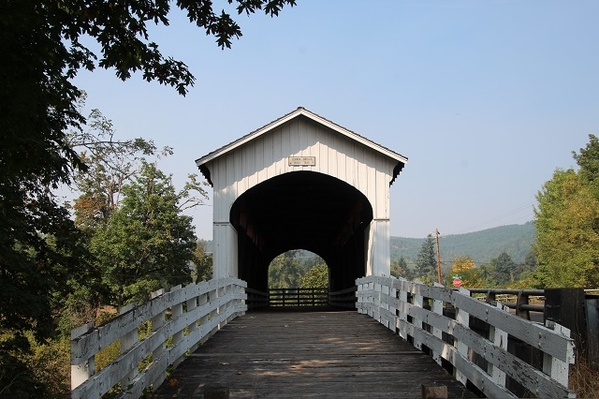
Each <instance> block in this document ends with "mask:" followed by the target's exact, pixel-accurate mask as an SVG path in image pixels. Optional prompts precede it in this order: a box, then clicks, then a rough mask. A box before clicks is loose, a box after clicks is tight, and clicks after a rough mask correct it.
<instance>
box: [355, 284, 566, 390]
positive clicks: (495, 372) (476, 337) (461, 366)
mask: <svg viewBox="0 0 599 399" xmlns="http://www.w3.org/2000/svg"><path fill="white" fill-rule="evenodd" d="M356 285H357V287H358V290H357V292H356V297H357V302H356V307H357V309H358V312H360V313H363V314H368V315H369V316H371V317H373V318H374V319H376V320H378V321H379V322H380V323H382V324H383V325H385V326H386V327H387V328H389V329H390V330H392V331H394V332H395V333H397V334H399V335H400V336H401V337H402V338H403V339H405V340H407V341H409V342H412V343H413V345H414V346H415V347H416V348H418V349H421V350H423V351H425V352H427V353H429V354H430V355H432V357H433V358H434V359H435V360H436V361H437V363H439V364H440V365H444V366H446V365H447V364H449V365H451V368H452V369H453V372H454V375H455V377H456V378H457V379H458V380H459V381H460V382H462V383H463V384H464V385H466V384H467V382H468V381H470V383H471V384H473V385H474V386H475V387H477V388H478V389H479V390H480V391H481V392H482V393H483V394H485V395H486V396H487V397H496V398H517V397H518V395H517V394H516V393H514V392H512V391H511V390H510V389H511V388H510V386H508V385H510V384H508V382H509V381H510V380H513V381H516V382H517V383H518V384H519V385H521V386H522V387H524V388H525V389H526V390H528V392H529V393H530V395H531V396H536V397H541V398H558V397H559V398H564V397H574V393H573V392H572V391H570V390H569V389H568V369H569V365H570V364H573V363H574V342H573V340H572V339H571V338H570V331H569V330H568V329H566V328H564V327H562V326H560V325H558V324H555V323H553V322H550V321H548V324H547V325H546V326H544V325H542V324H539V323H535V322H532V321H529V320H526V319H524V318H521V317H518V316H516V315H513V314H511V313H510V312H508V310H507V308H506V307H505V306H504V305H502V304H500V303H499V304H496V305H495V306H493V305H491V304H488V303H485V302H482V301H479V300H477V299H475V298H471V297H470V293H469V292H468V291H467V290H465V289H463V288H462V289H460V290H458V291H454V290H453V289H450V288H445V287H441V286H428V285H425V284H421V283H418V282H413V281H407V280H404V279H396V278H393V277H379V276H369V277H364V278H361V279H358V280H356ZM448 307H451V308H453V309H455V313H454V315H453V316H452V317H450V316H447V315H445V314H444V313H445V312H444V309H446V308H448ZM474 319H476V320H477V321H480V322H482V323H486V324H488V326H489V328H488V333H487V334H486V336H483V335H480V334H479V333H477V332H476V331H474V330H472V329H470V328H469V325H470V322H471V320H474ZM509 337H515V338H517V339H519V340H521V341H523V342H525V343H527V344H528V345H530V346H531V347H534V348H536V349H537V350H539V351H540V352H541V353H542V357H541V358H542V362H541V363H542V364H541V365H539V366H538V367H535V365H532V364H529V363H527V362H525V361H524V360H522V359H520V358H519V357H517V356H515V355H514V354H512V353H510V352H508V340H509Z"/></svg>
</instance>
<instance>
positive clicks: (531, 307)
mask: <svg viewBox="0 0 599 399" xmlns="http://www.w3.org/2000/svg"><path fill="white" fill-rule="evenodd" d="M468 290H469V291H470V294H484V300H485V302H487V303H490V304H494V303H496V302H501V303H502V304H503V305H505V306H507V307H508V308H510V309H513V310H514V311H515V313H516V315H518V316H520V317H524V318H526V319H528V320H530V312H537V313H543V311H544V302H545V290H533V289H529V290H524V289H523V290H519V289H509V288H469V289H468Z"/></svg>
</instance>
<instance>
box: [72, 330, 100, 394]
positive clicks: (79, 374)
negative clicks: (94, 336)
mask: <svg viewBox="0 0 599 399" xmlns="http://www.w3.org/2000/svg"><path fill="white" fill-rule="evenodd" d="M93 328H94V322H93V321H92V322H89V323H87V324H84V325H82V326H80V327H77V328H75V329H73V330H72V331H71V353H80V351H79V350H78V348H77V346H78V344H77V341H75V339H76V338H78V337H80V336H81V335H83V334H86V333H88V332H90V331H91V330H92V329H93ZM95 368H96V364H95V358H94V356H92V357H90V358H89V359H87V360H86V361H84V362H80V363H77V364H73V360H72V358H71V390H73V389H75V388H77V387H78V386H79V385H81V384H83V383H84V382H85V381H87V380H88V379H89V377H91V376H92V375H94V373H95Z"/></svg>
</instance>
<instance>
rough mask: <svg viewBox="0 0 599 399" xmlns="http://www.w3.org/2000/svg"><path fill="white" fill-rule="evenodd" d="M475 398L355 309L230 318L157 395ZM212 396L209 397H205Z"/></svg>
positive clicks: (160, 396) (172, 375)
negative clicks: (222, 391)
mask: <svg viewBox="0 0 599 399" xmlns="http://www.w3.org/2000/svg"><path fill="white" fill-rule="evenodd" d="M421 384H425V385H428V386H436V385H445V386H447V389H448V397H449V398H462V397H476V396H475V395H474V394H473V393H471V392H470V391H468V390H467V389H466V388H465V387H464V386H463V385H461V384H460V383H459V382H457V381H456V380H454V379H453V377H452V376H450V375H449V374H448V373H447V372H446V371H445V370H443V369H442V368H441V367H440V366H439V365H437V363H435V362H434V361H433V360H432V358H430V357H429V356H427V355H425V354H424V353H422V352H420V351H418V350H417V349H416V348H414V347H413V346H412V345H411V344H409V343H407V342H405V341H403V340H402V339H401V338H400V337H399V336H398V335H394V334H393V333H392V332H391V331H389V330H388V329H386V328H385V327H384V326H382V325H381V324H379V323H378V322H376V321H375V320H374V319H372V318H370V317H368V316H366V315H362V314H359V313H357V312H349V311H326V312H323V311H321V312H316V311H314V312H297V311H295V312H275V311H266V312H248V313H247V314H246V315H245V316H242V317H239V318H236V319H234V320H233V321H231V322H230V323H229V324H227V325H226V326H225V327H224V328H223V329H222V330H220V331H219V332H217V333H216V334H215V335H213V336H212V337H211V338H210V339H209V340H208V341H207V342H206V343H204V344H203V345H202V346H200V347H199V349H198V350H197V351H196V352H194V353H192V354H191V355H190V356H189V357H188V358H187V359H186V360H185V361H183V363H181V364H180V365H179V367H178V368H177V369H175V370H174V371H173V372H172V374H171V375H170V376H169V377H167V380H166V381H165V383H164V384H163V385H162V386H161V387H159V389H158V390H157V391H156V392H155V395H154V396H153V397H154V398H161V399H162V398H203V397H204V392H205V391H206V389H208V390H211V389H214V387H226V388H228V389H229V394H230V396H229V397H230V398H371V399H375V398H421ZM207 396H208V395H207Z"/></svg>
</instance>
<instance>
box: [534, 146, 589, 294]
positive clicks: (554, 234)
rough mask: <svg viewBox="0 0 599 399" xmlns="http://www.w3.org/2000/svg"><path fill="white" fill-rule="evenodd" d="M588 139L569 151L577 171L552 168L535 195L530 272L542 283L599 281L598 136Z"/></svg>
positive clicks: (581, 284)
mask: <svg viewBox="0 0 599 399" xmlns="http://www.w3.org/2000/svg"><path fill="white" fill-rule="evenodd" d="M589 138H590V140H589V143H588V144H587V146H586V148H584V149H581V150H580V154H574V159H575V160H576V161H577V163H578V164H579V166H580V170H579V171H578V172H576V171H575V170H573V169H568V170H560V169H558V170H556V171H555V172H554V174H553V177H552V179H551V180H549V181H548V182H546V183H545V184H544V186H543V188H542V189H541V191H539V193H538V194H537V202H538V205H537V207H536V208H535V225H536V227H537V240H536V243H535V251H536V253H537V256H538V262H539V267H538V269H537V271H536V272H535V277H536V278H537V279H538V280H539V286H542V287H585V288H588V287H596V286H599V190H598V188H599V180H597V171H598V170H599V169H598V168H597V165H599V141H598V140H597V138H596V137H595V136H593V135H590V136H589Z"/></svg>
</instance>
